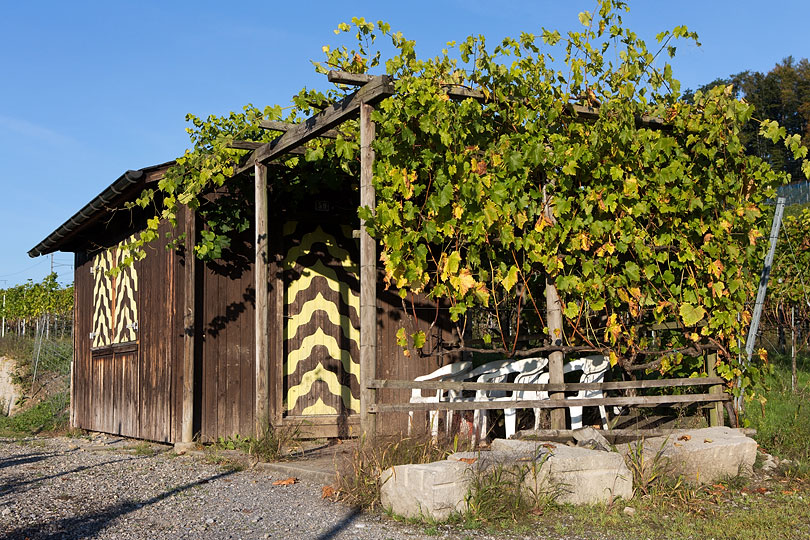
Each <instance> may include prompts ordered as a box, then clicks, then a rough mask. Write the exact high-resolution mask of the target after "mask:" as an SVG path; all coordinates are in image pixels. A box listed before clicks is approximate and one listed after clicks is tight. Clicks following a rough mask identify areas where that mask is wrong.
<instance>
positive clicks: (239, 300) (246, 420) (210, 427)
mask: <svg viewBox="0 0 810 540" xmlns="http://www.w3.org/2000/svg"><path fill="white" fill-rule="evenodd" d="M252 238H253V230H252V229H250V230H248V231H246V232H245V233H244V234H242V235H241V236H239V237H237V238H235V239H233V240H232V244H231V247H230V249H228V250H226V251H225V252H224V253H223V257H222V259H220V260H217V261H211V262H208V263H206V264H204V265H203V264H198V267H201V275H198V281H197V283H198V288H197V314H198V315H197V317H196V324H197V328H196V332H195V334H196V335H197V336H198V341H197V350H198V351H199V353H198V355H197V356H198V369H197V370H198V371H199V373H200V376H199V377H198V381H199V384H198V385H197V389H196V391H195V392H196V394H197V399H198V402H199V411H200V414H199V421H200V425H199V428H200V435H201V438H202V440H204V441H210V440H216V439H217V438H219V437H229V436H232V435H236V434H239V435H242V436H250V435H252V434H253V426H254V424H253V416H254V409H255V406H254V405H255V404H254V396H255V380H256V379H255V359H254V350H255V338H254V330H253V329H254V324H255V304H256V299H255V292H256V291H255V287H254V283H253V241H252Z"/></svg>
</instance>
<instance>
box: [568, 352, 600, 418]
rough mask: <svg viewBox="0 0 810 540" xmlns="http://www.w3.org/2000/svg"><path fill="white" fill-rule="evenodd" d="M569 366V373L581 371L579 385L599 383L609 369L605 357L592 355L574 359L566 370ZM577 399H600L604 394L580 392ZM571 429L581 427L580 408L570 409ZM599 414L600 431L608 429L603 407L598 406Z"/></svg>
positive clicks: (596, 391)
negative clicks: (600, 421)
mask: <svg viewBox="0 0 810 540" xmlns="http://www.w3.org/2000/svg"><path fill="white" fill-rule="evenodd" d="M568 366H571V367H570V368H569V369H570V371H580V370H581V371H582V377H580V379H579V382H581V383H601V382H602V381H604V380H605V373H607V370H608V368H609V367H610V361H609V359H608V357H607V356H602V355H601V354H599V355H592V356H585V357H583V358H576V359H574V360H571V361H570V362H568V364H566V368H568ZM570 371H569V373H570ZM576 397H577V398H578V399H589V398H601V397H604V394H603V393H602V391H601V390H580V391H579V392H577V395H576ZM570 410H571V429H579V428H581V427H582V407H571V408H570ZM599 414H600V415H601V417H602V429H607V428H608V417H607V411H606V410H605V406H604V405H599Z"/></svg>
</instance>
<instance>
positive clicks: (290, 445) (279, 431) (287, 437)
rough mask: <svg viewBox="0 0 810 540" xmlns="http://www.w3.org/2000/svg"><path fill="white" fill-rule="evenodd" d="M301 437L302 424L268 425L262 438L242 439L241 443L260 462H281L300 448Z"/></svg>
mask: <svg viewBox="0 0 810 540" xmlns="http://www.w3.org/2000/svg"><path fill="white" fill-rule="evenodd" d="M300 435H301V425H300V424H298V425H291V426H282V427H273V426H271V425H269V424H267V425H265V428H264V431H263V432H262V436H261V437H259V438H258V439H242V441H241V442H242V445H243V446H245V445H246V446H247V452H248V453H249V454H250V455H251V456H253V457H255V458H256V459H258V460H259V461H279V460H281V459H283V458H285V457H287V453H288V452H290V451H292V450H294V449H296V448H299V447H300V443H298V439H299V438H300Z"/></svg>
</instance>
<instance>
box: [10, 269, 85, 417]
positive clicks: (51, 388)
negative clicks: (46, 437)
mask: <svg viewBox="0 0 810 540" xmlns="http://www.w3.org/2000/svg"><path fill="white" fill-rule="evenodd" d="M0 297H1V298H2V299H3V304H2V311H1V312H0V315H1V316H2V329H1V330H0V358H2V361H3V362H5V363H9V364H8V365H9V366H10V368H8V369H9V371H10V378H9V380H7V381H4V384H3V395H0V402H3V403H2V405H3V407H2V413H3V414H8V413H9V412H13V411H15V410H16V411H20V410H22V411H28V410H30V409H31V408H32V407H35V408H36V410H37V411H38V414H43V415H44V416H43V418H45V420H44V422H45V423H46V424H47V426H46V427H47V429H50V428H52V427H54V426H55V424H54V420H53V419H55V418H59V419H61V420H60V421H64V414H65V410H66V408H67V405H68V401H69V399H68V396H69V386H70V379H69V375H70V365H71V361H72V358H73V286H72V285H69V286H61V285H59V283H57V281H56V274H51V275H49V276H47V277H46V278H45V279H43V280H42V281H41V282H39V283H34V282H32V281H30V280H29V281H27V282H26V283H23V284H20V285H16V286H14V287H10V288H7V289H0ZM39 427H42V426H39Z"/></svg>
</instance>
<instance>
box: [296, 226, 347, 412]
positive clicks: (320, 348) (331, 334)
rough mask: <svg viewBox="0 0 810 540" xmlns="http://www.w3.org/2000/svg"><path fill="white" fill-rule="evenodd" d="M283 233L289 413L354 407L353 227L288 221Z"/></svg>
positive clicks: (345, 409)
mask: <svg viewBox="0 0 810 540" xmlns="http://www.w3.org/2000/svg"><path fill="white" fill-rule="evenodd" d="M284 235H285V245H287V246H288V249H287V252H286V256H285V259H284V263H283V266H284V270H285V283H286V287H285V291H284V306H285V315H286V316H285V325H284V351H285V355H286V357H285V358H286V361H285V364H284V375H285V393H284V405H285V408H286V410H287V413H288V414H291V415H324V414H330V415H335V414H344V413H356V412H359V409H360V404H359V396H360V392H359V373H360V363H359V351H360V331H359V329H358V328H359V323H358V321H359V312H360V298H359V295H358V286H359V282H358V267H357V263H356V262H355V261H356V260H357V255H356V252H357V246H356V242H355V241H354V240H353V239H352V237H351V229H350V228H349V227H341V226H338V225H330V224H324V223H320V224H304V223H297V222H287V223H286V224H285V226H284Z"/></svg>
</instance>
